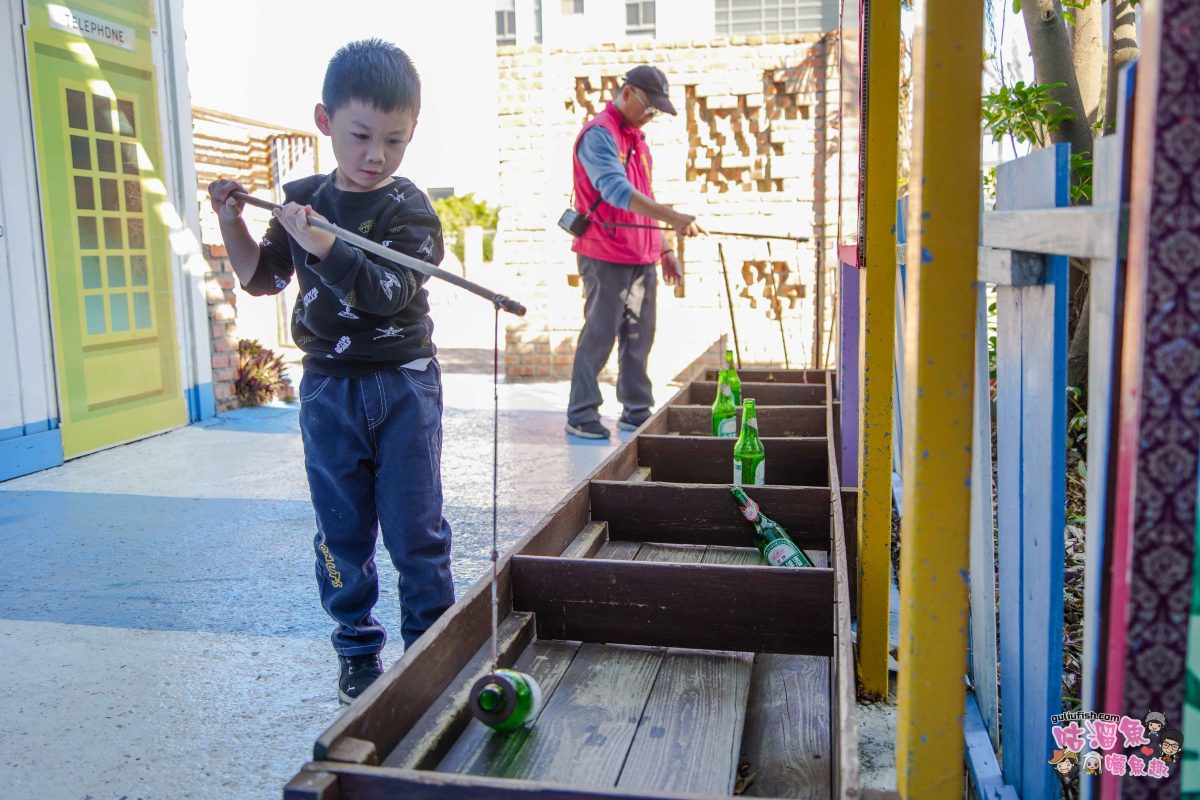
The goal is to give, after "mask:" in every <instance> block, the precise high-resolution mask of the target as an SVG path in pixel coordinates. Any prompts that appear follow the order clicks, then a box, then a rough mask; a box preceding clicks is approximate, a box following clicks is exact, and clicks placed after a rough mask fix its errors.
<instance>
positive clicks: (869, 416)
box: [843, 2, 900, 699]
mask: <svg viewBox="0 0 1200 800" xmlns="http://www.w3.org/2000/svg"><path fill="white" fill-rule="evenodd" d="M870 20H871V24H870V25H869V26H868V28H867V31H868V33H867V36H868V38H867V47H866V53H865V58H864V59H863V60H864V62H865V65H866V81H867V93H866V94H867V107H866V109H865V110H864V113H865V116H866V121H867V138H866V141H865V142H864V143H863V148H864V151H865V153H866V159H867V160H866V172H865V174H864V175H863V184H864V193H865V199H866V202H865V204H864V211H865V215H864V231H865V233H866V235H865V238H864V241H863V243H862V248H863V250H862V252H863V267H864V268H865V275H863V278H864V280H863V286H864V292H863V295H862V344H863V350H862V369H861V370H860V372H859V387H860V391H859V403H860V412H859V413H860V417H861V419H862V459H861V460H860V461H859V478H858V485H859V487H860V490H861V494H860V496H859V503H858V536H859V540H858V565H859V566H858V569H859V581H858V598H857V599H858V626H859V628H858V676H859V679H860V680H861V681H862V688H863V692H864V693H865V694H866V695H867V696H869V697H872V698H875V699H886V698H887V696H888V599H889V597H890V587H891V563H892V387H893V383H892V356H893V352H892V350H893V346H894V341H895V312H896V309H895V302H896V149H897V142H896V139H897V128H898V123H897V120H898V115H897V114H896V106H897V104H898V103H899V102H900V100H899V97H900V4H899V3H892V2H882V3H871V4H870ZM855 299H857V298H843V302H853V301H854V300H855Z"/></svg>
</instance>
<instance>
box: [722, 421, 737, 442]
mask: <svg viewBox="0 0 1200 800" xmlns="http://www.w3.org/2000/svg"><path fill="white" fill-rule="evenodd" d="M717 436H719V437H722V438H724V437H732V436H737V420H736V419H734V418H733V417H726V418H725V419H723V420H721V421H720V422H718V423H717Z"/></svg>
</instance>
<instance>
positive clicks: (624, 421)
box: [617, 409, 651, 431]
mask: <svg viewBox="0 0 1200 800" xmlns="http://www.w3.org/2000/svg"><path fill="white" fill-rule="evenodd" d="M650 416H651V415H650V411H649V410H648V409H647V410H644V411H637V412H634V413H633V414H630V413H629V412H625V413H623V414H621V418H620V419H618V420H617V427H618V428H620V429H621V430H623V431H636V430H637V429H638V428H640V427H642V426H643V425H645V424H646V420H648V419H650Z"/></svg>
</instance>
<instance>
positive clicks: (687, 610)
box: [513, 556, 834, 655]
mask: <svg viewBox="0 0 1200 800" xmlns="http://www.w3.org/2000/svg"><path fill="white" fill-rule="evenodd" d="M833 591H834V578H833V570H830V569H822V568H819V567H813V568H809V569H797V570H791V569H763V568H761V567H732V566H722V565H717V564H666V563H661V564H660V563H653V562H628V561H610V560H605V559H600V558H585V559H566V558H540V557H535V556H515V557H514V559H513V604H514V607H515V608H517V609H518V610H521V611H528V612H532V613H533V614H534V615H535V617H536V619H537V633H538V637H539V638H544V639H566V640H578V641H583V642H609V643H619V644H636V645H656V646H664V647H686V648H691V649H699V650H748V651H753V652H759V653H793V654H799V655H831V654H832V652H833V617H832V614H831V613H830V609H831V608H832V607H833Z"/></svg>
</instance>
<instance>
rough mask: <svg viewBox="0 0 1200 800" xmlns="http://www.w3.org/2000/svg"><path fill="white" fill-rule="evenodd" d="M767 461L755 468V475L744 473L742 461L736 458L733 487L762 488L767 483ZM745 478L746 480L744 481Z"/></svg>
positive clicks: (761, 462)
mask: <svg viewBox="0 0 1200 800" xmlns="http://www.w3.org/2000/svg"><path fill="white" fill-rule="evenodd" d="M766 464H767V461H766V459H763V460H762V461H760V462H758V464H757V466H755V467H754V472H753V474H751V473H747V472H744V471H743V469H742V460H741V459H739V458H735V459H734V460H733V485H734V486H762V485H763V484H764V483H766V480H765V477H766ZM743 477H745V478H746V480H743Z"/></svg>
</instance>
